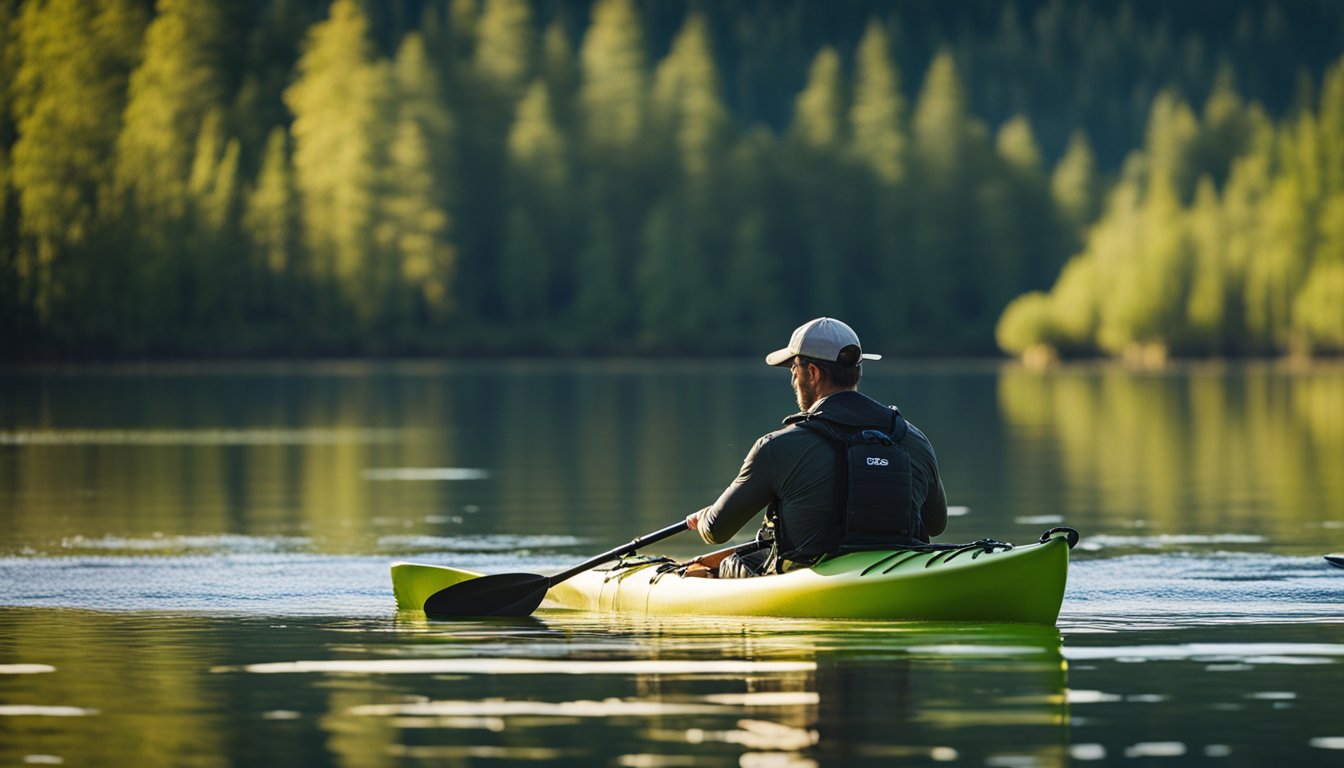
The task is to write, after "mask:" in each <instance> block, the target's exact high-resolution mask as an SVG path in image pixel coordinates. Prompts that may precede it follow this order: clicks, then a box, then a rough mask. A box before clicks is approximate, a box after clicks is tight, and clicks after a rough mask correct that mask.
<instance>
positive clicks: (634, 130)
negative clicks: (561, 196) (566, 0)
mask: <svg viewBox="0 0 1344 768" xmlns="http://www.w3.org/2000/svg"><path fill="white" fill-rule="evenodd" d="M646 58H647V54H646V52H645V44H644V33H643V31H642V29H641V27H640V19H639V16H638V15H637V14H636V12H635V7H634V4H633V3H632V2H631V0H597V2H596V3H594V5H593V10H592V24H591V25H590V26H589V27H588V31H587V34H586V35H585V36H584V39H583V46H582V48H581V50H580V61H581V67H582V83H581V84H580V86H579V102H580V106H581V109H582V111H583V131H584V136H585V139H586V141H587V144H588V149H589V153H590V156H591V157H593V158H594V159H596V158H597V157H599V156H601V155H606V154H607V153H612V154H614V155H615V156H616V157H617V159H624V157H625V156H628V155H629V154H631V153H632V152H634V150H635V148H636V147H637V146H638V144H639V141H640V139H641V138H642V136H643V135H644V131H645V126H646V123H647V98H648V74H647V72H646V69H645V66H646V64H645V62H646Z"/></svg>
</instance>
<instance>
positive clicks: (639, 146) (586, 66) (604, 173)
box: [575, 0, 659, 339]
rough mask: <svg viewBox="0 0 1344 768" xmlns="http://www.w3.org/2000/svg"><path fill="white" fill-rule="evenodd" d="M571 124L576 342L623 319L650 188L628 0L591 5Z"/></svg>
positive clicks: (638, 29)
mask: <svg viewBox="0 0 1344 768" xmlns="http://www.w3.org/2000/svg"><path fill="white" fill-rule="evenodd" d="M579 61H580V72H581V81H580V84H579V94H578V110H579V111H578V115H577V120H576V122H577V123H578V126H579V132H580V136H581V140H580V147H581V151H580V157H581V159H582V161H583V163H584V165H585V168H586V173H587V178H586V185H585V186H586V190H585V198H586V204H587V205H588V206H589V210H590V214H589V216H588V217H587V218H588V219H589V221H588V222H587V227H586V229H587V231H586V233H585V235H584V240H585V244H584V246H583V247H582V248H581V249H580V268H579V269H578V271H577V272H576V274H577V275H579V279H580V285H579V286H578V288H577V293H576V304H575V309H576V318H577V322H578V324H579V327H580V328H581V329H582V330H581V331H580V336H582V337H586V338H590V339H603V338H609V337H610V335H611V334H613V333H616V332H618V330H619V329H620V328H621V326H622V324H623V323H624V322H626V320H627V318H628V308H629V305H628V303H627V301H626V300H625V294H626V292H627V291H628V290H629V286H630V284H631V280H632V274H631V271H632V264H631V262H632V259H630V258H628V256H627V254H634V253H638V252H639V247H640V246H639V238H640V230H641V228H642V227H643V224H644V221H645V217H646V215H647V212H648V209H649V206H650V205H651V204H652V198H653V190H654V189H656V188H657V186H658V184H659V180H658V179H656V178H654V177H653V176H652V174H650V173H649V169H648V166H649V162H650V155H649V151H648V148H647V146H646V145H645V143H644V142H645V134H646V130H647V126H648V91H649V87H648V83H649V75H648V71H647V69H646V66H647V65H646V61H647V52H646V48H645V41H644V32H643V29H642V26H641V20H640V17H639V15H638V14H637V13H636V11H635V7H634V4H633V2H631V0H597V2H596V3H595V4H594V5H593V8H592V22H591V24H590V25H589V27H588V29H587V32H586V33H585V35H584V38H583V43H582V45H581V46H580V51H579Z"/></svg>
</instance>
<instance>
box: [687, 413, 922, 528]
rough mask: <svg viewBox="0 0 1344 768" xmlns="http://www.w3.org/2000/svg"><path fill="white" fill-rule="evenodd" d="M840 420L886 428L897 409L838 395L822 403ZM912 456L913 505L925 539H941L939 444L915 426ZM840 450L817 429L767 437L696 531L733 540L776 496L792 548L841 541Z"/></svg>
mask: <svg viewBox="0 0 1344 768" xmlns="http://www.w3.org/2000/svg"><path fill="white" fill-rule="evenodd" d="M812 412H814V413H825V414H826V415H827V416H828V417H831V418H836V419H838V420H839V421H840V422H841V423H846V424H854V425H856V426H858V425H863V426H876V427H885V426H886V422H887V421H889V420H890V418H891V410H890V409H889V408H887V407H886V406H884V405H882V404H881V403H878V402H877V401H876V400H873V399H872V398H869V397H867V396H866V395H861V394H859V393H858V392H850V391H846V392H837V393H836V394H833V395H831V396H830V397H828V398H826V399H824V400H822V401H820V402H818V403H816V404H815V405H813V407H812ZM900 444H901V447H903V448H904V449H905V450H906V452H907V453H908V454H909V455H910V471H911V480H912V486H913V501H914V506H915V508H916V509H918V510H919V511H920V516H921V520H922V524H923V531H922V532H921V533H922V536H921V538H923V539H925V540H927V539H928V538H929V537H930V536H937V535H938V534H940V533H942V532H943V530H944V528H946V526H947V499H946V495H945V493H944V491H943V483H942V480H941V479H940V478H939V476H938V460H937V458H936V457H935V455H934V452H933V445H932V444H931V443H930V442H929V439H928V438H927V437H925V435H924V433H923V432H920V431H919V430H918V429H917V428H916V427H915V426H914V425H913V424H911V425H910V428H909V431H908V432H907V433H906V436H905V438H904V439H903V440H902V441H901V443H900ZM835 483H836V449H835V447H834V446H833V445H832V444H831V443H829V442H828V441H827V440H826V439H825V438H824V437H822V436H821V435H820V434H818V433H817V432H815V431H814V430H811V429H805V428H802V427H800V426H797V425H794V426H788V427H785V428H783V429H780V430H776V431H774V432H771V433H769V434H767V435H764V436H762V437H761V438H760V439H759V440H757V441H756V443H755V445H753V446H752V447H751V450H750V451H749V452H748V453H747V457H746V459H745V460H744V461H743V462H742V468H741V469H740V470H739V471H738V473H737V478H736V479H734V480H733V482H732V483H731V484H729V486H728V487H727V488H726V489H724V491H723V493H722V494H721V495H720V496H719V498H718V500H717V501H715V502H714V503H713V504H711V505H710V506H708V507H705V508H704V509H702V510H700V511H699V512H698V513H697V514H698V515H699V516H700V519H699V521H698V522H699V525H698V527H697V530H698V531H699V532H700V536H701V537H702V538H703V539H704V540H705V541H706V542H708V543H710V544H721V543H723V542H725V541H727V540H728V539H730V538H732V536H733V535H734V534H736V533H737V532H738V531H740V530H741V529H742V527H743V526H745V525H746V524H747V523H748V522H750V521H751V519H752V518H753V517H755V516H756V514H757V513H759V512H760V511H761V510H763V509H765V508H766V507H768V506H769V505H770V504H771V503H772V502H773V501H775V500H776V499H778V500H779V515H780V518H781V519H782V521H783V525H784V529H785V530H786V531H787V532H788V536H789V539H790V541H791V543H792V544H793V546H794V547H795V548H797V549H802V548H804V547H806V546H807V545H808V544H810V543H812V542H823V541H826V540H827V539H828V538H830V539H835V538H837V537H838V528H839V513H838V511H837V510H836V509H835V502H836V488H835Z"/></svg>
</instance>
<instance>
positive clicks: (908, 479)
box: [686, 317, 947, 578]
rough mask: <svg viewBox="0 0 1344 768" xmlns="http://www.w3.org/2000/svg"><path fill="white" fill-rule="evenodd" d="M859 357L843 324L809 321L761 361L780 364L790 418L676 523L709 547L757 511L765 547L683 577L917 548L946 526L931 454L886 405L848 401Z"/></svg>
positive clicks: (710, 561)
mask: <svg viewBox="0 0 1344 768" xmlns="http://www.w3.org/2000/svg"><path fill="white" fill-rule="evenodd" d="M880 358H881V355H872V354H864V353H863V351H862V348H861V347H860V345H859V337H858V336H857V335H856V334H855V333H854V331H853V329H851V328H850V327H849V326H848V325H845V324H844V323H842V322H840V321H839V320H834V319H832V318H829V317H820V318H817V319H816V320H813V321H811V322H809V323H806V324H804V325H802V326H800V327H799V328H798V329H797V330H795V331H794V332H793V336H792V337H791V338H790V339H789V345H788V346H787V347H785V348H783V349H780V350H777V351H775V352H771V353H770V354H769V355H767V356H766V358H765V362H766V363H767V364H769V365H773V366H778V367H784V366H788V367H789V370H790V375H791V377H792V385H793V392H794V395H795V396H796V397H797V399H798V407H799V408H800V409H802V412H801V413H799V414H796V415H794V416H790V417H789V418H787V419H785V420H784V423H785V424H786V425H787V426H785V428H784V429H781V430H778V431H775V432H771V433H770V434H768V435H765V436H764V437H762V438H760V439H759V440H757V441H756V444H755V445H753V446H752V448H751V451H750V452H749V453H748V454H747V458H746V460H745V461H743V463H742V469H741V471H739V472H738V475H737V479H736V480H734V481H733V483H732V484H731V485H729V486H728V488H727V489H726V490H725V491H724V492H723V494H722V495H721V496H719V500H718V501H716V502H714V504H712V505H711V506H708V507H706V508H704V509H702V510H700V511H699V512H696V513H694V514H692V515H690V516H689V517H687V518H686V523H687V525H689V526H690V528H691V530H694V531H698V532H699V533H700V536H701V537H702V538H703V539H704V540H705V541H706V542H708V543H710V544H721V543H723V542H725V541H727V540H728V539H729V538H731V537H732V536H733V535H734V534H736V533H737V532H738V531H739V530H741V528H742V526H743V525H745V524H746V523H747V522H748V521H749V520H751V518H753V517H755V515H756V513H757V512H759V511H760V510H761V509H763V508H768V511H767V513H766V520H765V525H763V526H762V529H761V532H760V533H758V534H757V537H758V538H761V539H768V540H770V541H771V545H770V547H769V549H768V550H762V551H760V552H756V553H752V554H746V555H737V554H729V553H727V552H726V551H725V552H723V553H715V554H712V555H706V556H704V557H701V558H699V559H698V560H696V561H695V562H694V564H693V567H692V568H691V569H690V570H689V572H688V573H689V574H690V575H702V576H712V575H718V576H720V577H725V578H736V577H745V576H759V575H762V574H764V573H777V572H782V571H785V570H788V569H789V567H791V566H793V565H798V564H802V565H807V564H811V563H814V562H816V561H817V560H818V559H820V558H821V557H822V556H823V555H827V554H835V553H839V552H845V551H858V550H862V549H890V548H895V547H899V546H901V545H908V544H915V543H927V542H928V541H929V538H930V537H932V536H937V535H938V534H940V533H942V532H943V530H944V529H945V528H946V527H947V500H946V497H945V495H944V492H943V484H942V480H940V479H939V477H938V461H937V459H936V457H935V456H934V453H933V446H932V445H931V444H930V443H929V440H928V438H927V437H925V436H924V433H922V432H920V431H919V430H918V429H916V428H915V426H914V425H913V424H910V423H909V422H906V421H905V419H904V417H903V416H901V414H900V411H899V410H897V409H896V408H895V407H894V406H892V407H888V406H885V405H882V404H881V403H879V402H877V401H876V400H873V399H872V398H870V397H868V396H867V395H863V394H860V393H859V391H858V388H859V378H860V376H861V375H862V362H863V361H864V360H878V359H880Z"/></svg>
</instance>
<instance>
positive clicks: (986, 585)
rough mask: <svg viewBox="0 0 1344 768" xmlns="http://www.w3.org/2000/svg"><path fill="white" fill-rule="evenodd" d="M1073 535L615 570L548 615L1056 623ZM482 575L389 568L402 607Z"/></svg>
mask: <svg viewBox="0 0 1344 768" xmlns="http://www.w3.org/2000/svg"><path fill="white" fill-rule="evenodd" d="M1063 530H1067V529H1063ZM1070 534H1071V537H1072V541H1076V540H1077V539H1076V537H1077V534H1076V533H1074V532H1072V531H1068V532H1067V533H1064V532H1057V531H1050V532H1047V534H1046V535H1045V536H1043V537H1042V541H1041V542H1039V543H1036V544H1030V545H1026V546H1015V547H1011V548H998V547H987V546H984V545H979V544H975V545H966V546H965V547H962V548H959V549H943V550H937V551H928V550H882V551H873V552H855V553H851V554H846V555H840V556H838V557H833V558H830V559H827V560H824V561H822V562H821V563H818V564H817V565H815V566H813V567H811V568H802V569H797V570H793V571H789V572H787V573H783V574H775V575H768V576H759V577H756V578H749V579H714V578H694V577H685V576H682V575H681V574H680V573H679V572H677V571H675V570H669V569H666V568H660V567H659V566H660V563H659V562H658V561H636V562H633V563H631V562H626V563H618V564H617V565H615V566H612V567H608V568H606V569H604V570H592V571H586V572H583V573H580V574H578V575H576V576H573V577H572V578H570V579H568V580H567V581H564V582H561V583H560V584H557V585H555V586H554V587H552V588H551V589H550V591H549V592H548V593H547V595H546V602H545V603H544V605H543V607H551V608H562V609H571V610H580V611H595V612H621V613H630V614H637V615H723V616H780V617H791V618H834V619H893V620H908V621H939V622H944V621H948V622H1014V623H1025V624H1050V625H1053V624H1054V623H1055V620H1056V619H1057V618H1058V616H1059V610H1060V605H1061V603H1062V602H1063V598H1064V588H1065V583H1066V581H1067V574H1068V564H1069V548H1070V546H1071V544H1072V541H1070V538H1071V537H1070ZM1004 546H1006V545H1000V547H1004ZM478 575H479V574H477V573H474V572H471V571H464V570H460V569H455V568H447V567H444V566H432V565H422V564H415V563H397V564H395V565H393V566H392V581H393V588H394V591H395V593H396V597H397V607H398V608H401V609H404V610H421V609H422V608H423V606H424V602H425V600H427V599H428V598H429V596H430V595H432V594H434V593H435V592H437V591H438V590H440V589H443V588H445V587H447V586H450V585H452V584H455V583H458V582H460V581H463V580H465V579H469V578H474V577H475V576H478Z"/></svg>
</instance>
